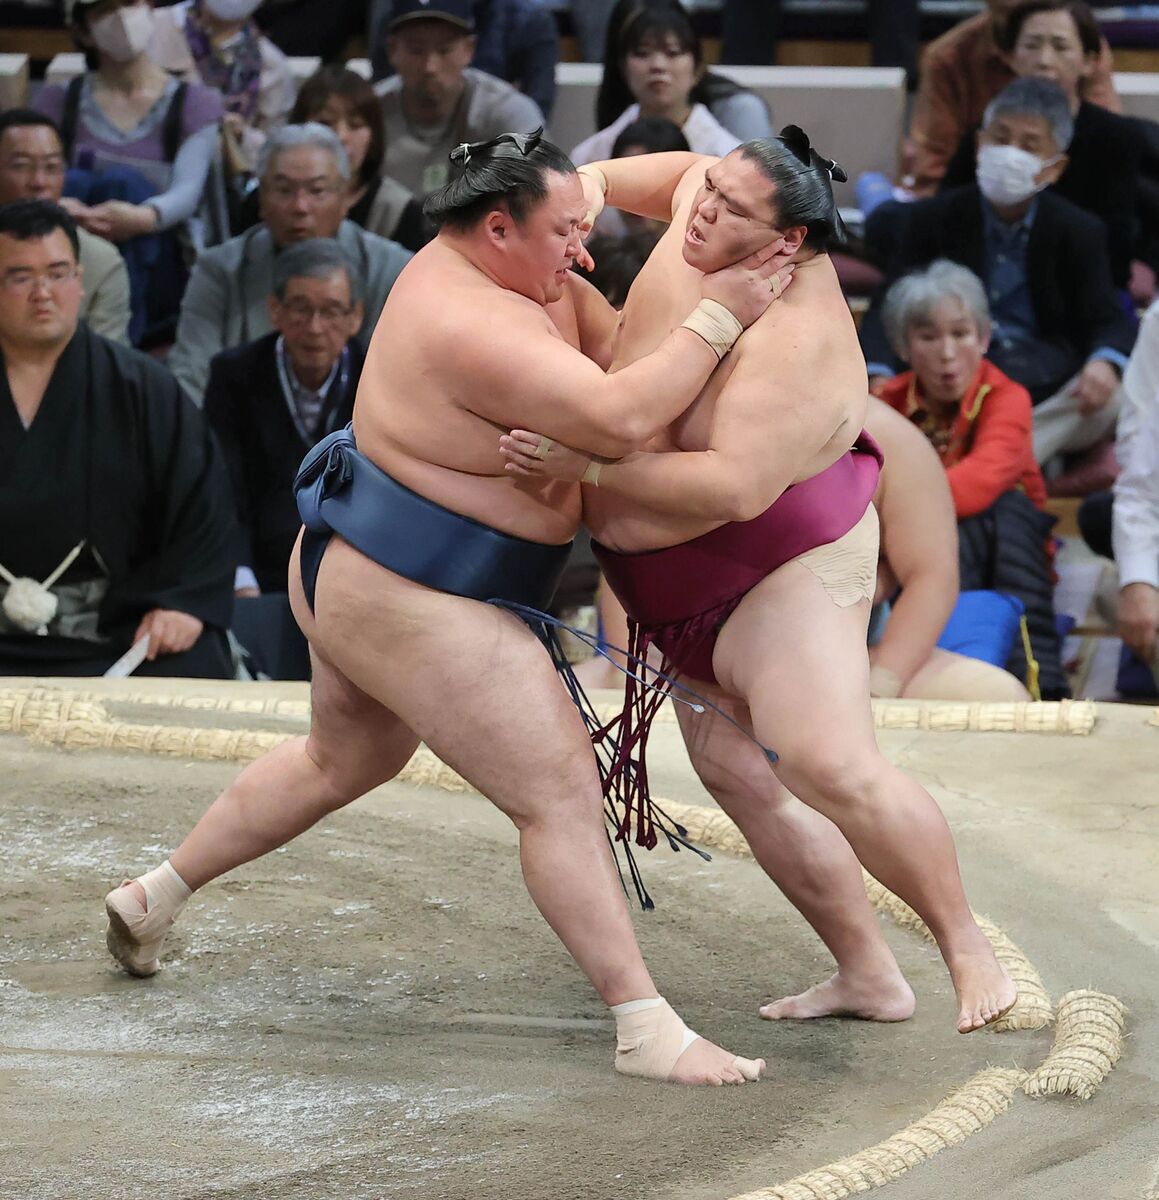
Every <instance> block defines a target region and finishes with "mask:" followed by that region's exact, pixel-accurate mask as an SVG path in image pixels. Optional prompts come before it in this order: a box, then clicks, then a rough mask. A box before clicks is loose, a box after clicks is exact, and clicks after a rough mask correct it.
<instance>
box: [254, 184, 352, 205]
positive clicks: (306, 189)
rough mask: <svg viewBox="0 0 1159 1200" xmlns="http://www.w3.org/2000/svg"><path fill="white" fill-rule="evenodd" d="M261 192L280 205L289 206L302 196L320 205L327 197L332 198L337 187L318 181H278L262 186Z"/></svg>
mask: <svg viewBox="0 0 1159 1200" xmlns="http://www.w3.org/2000/svg"><path fill="white" fill-rule="evenodd" d="M262 190H263V191H264V192H265V193H266V194H267V195H269V196H272V197H273V199H275V200H277V201H278V202H279V203H281V204H289V203H291V202H292V201H294V200H296V199H297V198H298V196H299V195H303V194H304V195H305V197H306V199H307V200H310V201H313V202H314V203H317V204H320V203H321V202H322V201H323V200H325V199H326V198H327V197H328V196H332V195H334V193H335V192H336V191H338V185H337V184H334V183H321V182H318V181H314V182H312V183H282V182H280V181H279V182H277V183H270V184H266V185H264V186H263V188H262Z"/></svg>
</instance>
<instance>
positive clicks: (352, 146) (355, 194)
mask: <svg viewBox="0 0 1159 1200" xmlns="http://www.w3.org/2000/svg"><path fill="white" fill-rule="evenodd" d="M290 121H291V123H293V124H295V125H300V124H303V123H304V122H306V121H317V122H319V123H320V124H322V125H326V126H327V127H329V128H330V129H333V130H334V132H335V134H337V136H338V140H339V141H340V142H341V143H342V147H343V149H344V150H345V151H346V154H347V156H348V157H349V159H350V192H349V195H348V196H347V205H348V207H347V209H346V218H347V220H350V221H353V222H354V223H355V224H356V225H361V226H362V228H363V229H366V230H369V231H370V232H371V233H377V234H378V235H379V236H380V237H384V238H390V240H391V241H394V242H398V243H399V245H400V246H405V247H406V248H407V249H408V250H419V249H421V248H422V247H423V246H425V245H426V244H427V242H429V241H430V239H431V237H432V236H433V235H434V230H433V229H432V228H431V227H430V226H429V225H428V224H427V222H426V220H425V219H424V217H423V210H422V204H421V203H420V201H419V200H417V199H416V198H415V197H414V195H413V194H412V193H411V192H410V190H409V189H408V188H406V187H404V186H403V185H402V184H401V183H399V182H398V181H397V180H396V179H391V178H390V176H388V175H384V174H383V173H382V160H383V156H384V152H385V150H384V144H383V124H382V104H381V101H380V100H379V99H378V97H377V96H376V95H375V94H374V88H372V87H371V85H370V84H369V83H368V82H367V81H366V80H365V79H363V78H362V76H361V75H359V74H357V73H356V72H354V71H351V70H349V69H348V68H346V67H339V66H333V65H332V66H326V67H322V68H320V69H319V70H318V71H316V72H315V73H314V74H313V75H311V76H310V78H309V79H307V80H306V81H305V83H303V84H302V87H301V90H300V91H299V92H298V98H297V100H296V101H295V103H294V110H293V112H292V113H291V114H290Z"/></svg>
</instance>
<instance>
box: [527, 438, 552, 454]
mask: <svg viewBox="0 0 1159 1200" xmlns="http://www.w3.org/2000/svg"><path fill="white" fill-rule="evenodd" d="M554 445H555V443H554V442H553V441H552V440H551V438H549V437H543V436H542V435H541V436H540V439H539V442H538V444H537V445H536V447H535V449H534V450H532V452H531V453H532V454H534V455H535V457H536V458H546V457H547V456H548V455H549V454H550V453H551V448H552V446H554Z"/></svg>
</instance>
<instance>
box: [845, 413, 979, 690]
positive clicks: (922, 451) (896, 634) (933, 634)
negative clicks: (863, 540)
mask: <svg viewBox="0 0 1159 1200" xmlns="http://www.w3.org/2000/svg"><path fill="white" fill-rule="evenodd" d="M866 428H867V429H868V430H869V432H870V433H871V434H872V435H873V437H874V438H875V439H876V440H877V442H878V444H879V445H880V446H881V448H882V451H883V452H884V454H885V462H886V465H885V469H884V470H883V472H882V495H881V499H880V504H879V511H880V514H881V537H882V541H881V546H882V557H883V558H885V559H886V561H887V562H888V563H889V566H890V569H891V570H892V571H893V574H894V576H895V577H896V579H897V581H898V583H899V584H900V585H901V589H902V590H901V593H900V594H899V596H898V598H897V600H896V601H895V602H894V604H893V610H892V611H891V613H890V617H889V620H888V621H887V622H886V626H885V632H884V634H883V636H882V639H881V641H880V642H879V643H878V644H877V645H876V646H874V647H872V648H871V649H870V651H869V657H870V662H871V663H872V665H873V666H875V667H880V668H884V669H885V670H887V671H889V672H891V673H892V674H893V675H895V676H897V679H898V681H899V683H900V685H901V686H900V688H899V691H902V690H904V688H905V686H906V684H907V683H909V681H910V680H911V679H912V678H913V676H914V674H915V673H916V672H917V671H918V669H919V668H921V667H923V666H924V665H925V664H926V663H927V662H928V661H929V657H930V655H931V654H932V653H933V651H934V647H935V646H936V645H937V643H938V638H939V637H940V636H941V634H942V630H943V629H944V628H945V627H946V622H947V621H948V620H949V617H950V613H951V612H952V611H953V608H954V604H955V603H956V601H957V599H958V528H957V522H956V519H955V516H954V501H953V497H952V496H951V494H950V486H949V484H948V483H947V481H946V472H945V468H944V467H943V466H942V464H941V461H940V460H939V458H938V456H937V453H936V451H935V450H934V448H933V447H932V446H931V445H930V444H929V442H928V441H927V440H926V438H925V437H924V435H923V434H922V433H921V431H920V430H919V429H917V428H916V427H915V426H914V425H912V424H911V423H910V422H909V421H907V420H906V418H905V417H903V416H902V415H901V414H900V413H898V412H895V411H894V410H893V409H891V408H889V407H888V405H885V404H883V403H882V402H881V401H880V400H871V401H870V410H869V417H868V419H867V421H866Z"/></svg>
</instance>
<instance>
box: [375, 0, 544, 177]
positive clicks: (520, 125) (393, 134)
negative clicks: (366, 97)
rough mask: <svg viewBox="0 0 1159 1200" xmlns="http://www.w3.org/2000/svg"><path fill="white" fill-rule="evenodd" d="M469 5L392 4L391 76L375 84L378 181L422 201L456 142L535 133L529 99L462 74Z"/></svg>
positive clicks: (536, 117)
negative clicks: (380, 132)
mask: <svg viewBox="0 0 1159 1200" xmlns="http://www.w3.org/2000/svg"><path fill="white" fill-rule="evenodd" d="M474 30H475V18H474V5H473V4H472V3H471V0H438V4H437V6H432V5H431V4H430V0H427V3H424V2H423V0H395V3H394V12H393V15H392V17H391V22H390V26H389V30H388V37H387V51H388V54H389V56H390V62H391V66H393V67H394V69H395V71H396V72H397V74H395V75H392V76H391V77H390V78H389V79H386V80H383V82H382V83H380V84H378V86H377V87H376V89H375V90H376V91H377V93H378V95H379V97H380V98H381V100H382V114H383V121H384V133H385V137H386V157H385V159H384V169H385V173H386V174H387V175H389V176H390V177H391V178H392V179H396V180H398V182H399V183H401V184H402V185H403V186H404V187H406V188H407V189H409V190H410V191H411V192H412V193H413V194H414V195H416V196H419V197H426V196H428V195H430V193H431V192H434V191H436V190H437V189H438V188H441V187H442V186H443V185H444V184H445V183H446V182H447V179H448V177H449V170H450V161H449V159H448V155H449V154H450V152H451V151H452V150H453V149H454V148H455V147H456V146H458V145H460V144H462V143H463V142H483V141H488V140H489V139H491V138H493V137H498V135H499V134H501V133H509V132H512V131H515V132H524V133H526V132H530V131H531V130H533V129H538V128H541V127H542V126H543V125H544V124H545V121H544V117H543V114H542V112H540V110H539V107H538V106H537V105H536V103H535V102H534V101H533V100H531V99H530V98H529V97H527V96H524V95H522V94H521V93H520V92H517V91H516V90H515V89H514V88H513V87H512V86H511V85H510V84H509V83H504V82H503V80H502V79H496V78H495V77H494V76H491V75H488V74H486V72H484V71H480V70H477V69H476V68H475V67H471V66H468V64H469V63H470V61H471V55H472V53H473V52H474V48H475V38H474Z"/></svg>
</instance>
